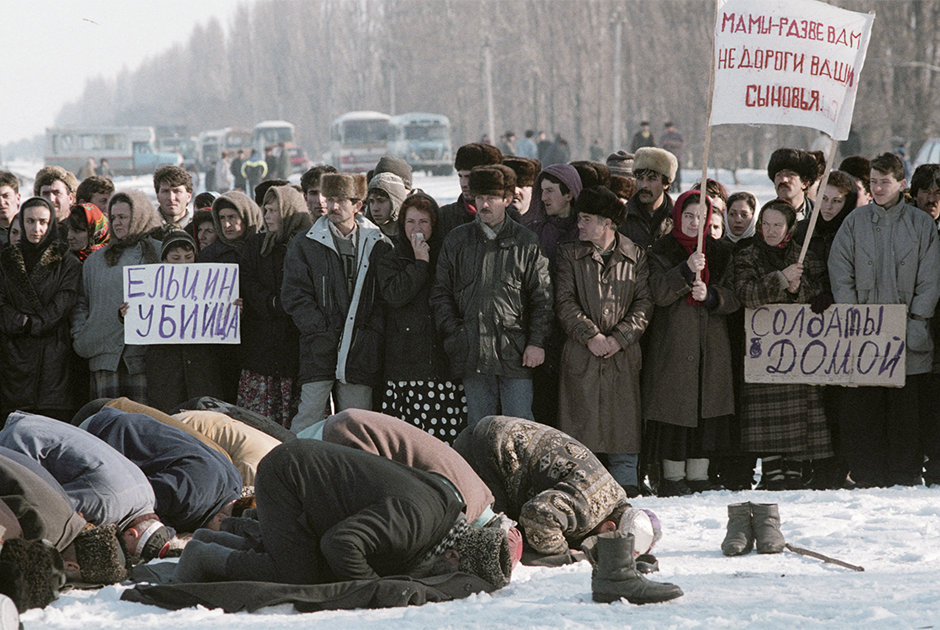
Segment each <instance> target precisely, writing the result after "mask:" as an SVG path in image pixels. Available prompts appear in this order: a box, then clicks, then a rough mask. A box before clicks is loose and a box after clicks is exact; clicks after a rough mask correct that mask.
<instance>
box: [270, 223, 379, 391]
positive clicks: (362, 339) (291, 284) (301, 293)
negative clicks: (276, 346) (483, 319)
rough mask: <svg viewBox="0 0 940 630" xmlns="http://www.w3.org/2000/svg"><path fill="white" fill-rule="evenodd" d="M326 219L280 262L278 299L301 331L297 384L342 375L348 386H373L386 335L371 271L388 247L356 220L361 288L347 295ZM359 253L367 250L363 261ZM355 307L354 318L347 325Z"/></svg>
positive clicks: (295, 243)
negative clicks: (281, 281)
mask: <svg viewBox="0 0 940 630" xmlns="http://www.w3.org/2000/svg"><path fill="white" fill-rule="evenodd" d="M327 221H328V219H327V218H326V217H321V218H320V219H318V220H317V222H316V223H315V224H314V225H313V227H312V228H310V231H309V232H307V233H301V234H298V235H297V236H295V237H294V238H293V240H291V242H290V244H289V245H288V246H287V255H286V257H285V259H284V284H283V285H282V286H281V299H282V300H283V303H284V310H285V311H286V312H288V313H290V316H291V318H292V319H293V320H294V323H295V324H296V325H297V328H298V329H299V330H300V370H299V372H300V374H299V381H300V383H301V384H304V383H313V382H316V381H330V380H334V379H337V378H338V375H339V373H340V372H342V374H343V379H342V380H344V381H345V382H346V383H351V384H355V385H369V386H371V387H375V386H376V385H378V384H379V381H380V380H381V377H382V366H383V360H382V349H383V345H384V341H383V337H384V334H385V304H384V302H383V301H382V296H381V294H380V293H379V288H378V286H377V283H376V278H375V276H376V274H375V270H376V268H377V266H378V261H379V260H381V258H382V257H383V256H384V255H385V254H386V253H387V252H388V251H389V250H391V245H390V244H389V242H388V240H387V239H386V238H385V237H384V236H382V233H381V232H380V231H379V228H377V227H375V226H374V225H372V224H371V223H369V222H368V221H367V220H366V219H364V218H361V216H360V218H359V219H358V220H357V223H358V224H359V229H360V234H359V249H358V252H359V253H358V254H357V256H358V261H359V272H358V273H359V275H363V274H364V275H363V277H362V278H359V277H358V276H357V281H356V282H357V286H358V287H359V289H358V290H357V292H356V293H355V294H354V295H350V294H349V290H348V289H347V288H346V275H345V272H344V271H343V261H342V260H341V259H340V256H339V254H337V253H336V251H335V249H333V241H332V235H331V234H330V232H329V227H328V226H327ZM363 248H366V249H363ZM363 252H368V253H367V254H366V256H367V259H365V260H364V259H363ZM354 303H355V308H356V311H355V319H354V320H353V322H352V326H351V327H347V325H346V324H347V317H348V316H349V313H350V309H351V307H352V306H353V305H354ZM347 328H348V329H349V330H350V332H351V335H350V337H351V338H350V339H348V340H347V339H344V336H345V335H344V333H345V331H346V329H347Z"/></svg>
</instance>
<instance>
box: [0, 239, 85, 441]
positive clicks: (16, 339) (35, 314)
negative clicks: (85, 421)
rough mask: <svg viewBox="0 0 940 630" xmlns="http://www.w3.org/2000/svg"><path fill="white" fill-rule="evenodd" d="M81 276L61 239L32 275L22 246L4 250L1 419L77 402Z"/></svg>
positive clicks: (0, 259)
mask: <svg viewBox="0 0 940 630" xmlns="http://www.w3.org/2000/svg"><path fill="white" fill-rule="evenodd" d="M81 276H82V264H81V263H80V262H79V261H78V259H77V258H76V257H75V256H73V255H72V254H71V253H70V252H69V248H68V245H67V244H66V243H63V242H61V241H55V242H54V243H53V244H52V245H50V246H49V247H48V248H47V249H46V251H45V252H44V253H43V254H42V256H41V258H40V259H39V262H37V263H36V266H35V267H34V268H33V270H32V272H31V273H30V274H27V273H26V266H25V264H24V262H23V255H22V253H21V250H20V248H19V245H11V246H8V247H4V248H3V250H2V252H0V400H2V401H3V409H2V410H0V413H2V414H3V419H5V418H6V416H7V414H8V413H9V412H11V411H14V410H16V409H22V410H23V411H43V410H68V409H73V408H74V407H75V404H74V403H75V401H74V400H73V394H72V379H71V363H72V360H73V351H72V337H71V335H70V333H69V315H70V314H71V312H72V307H74V306H75V303H76V302H77V301H78V295H79V291H80V288H81ZM27 318H28V320H29V328H28V330H27V328H26V326H27ZM0 425H2V422H0Z"/></svg>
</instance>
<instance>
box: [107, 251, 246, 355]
mask: <svg viewBox="0 0 940 630" xmlns="http://www.w3.org/2000/svg"><path fill="white" fill-rule="evenodd" d="M237 299H238V265H231V264H222V263H193V264H185V265H170V264H162V265H130V266H127V267H124V301H125V302H127V303H128V304H129V308H128V310H127V315H125V316H124V343H126V344H132V345H150V344H158V343H160V344H162V343H240V341H241V316H240V315H241V313H240V312H239V309H238V306H236V305H235V304H234V302H235V300H237Z"/></svg>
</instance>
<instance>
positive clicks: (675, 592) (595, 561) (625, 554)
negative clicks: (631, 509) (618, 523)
mask: <svg viewBox="0 0 940 630" xmlns="http://www.w3.org/2000/svg"><path fill="white" fill-rule="evenodd" d="M635 542H636V540H635V538H634V536H633V534H627V533H624V532H621V531H613V532H606V533H603V534H598V535H596V536H591V537H590V538H588V539H587V540H585V541H584V542H583V543H582V544H581V550H582V551H584V553H585V555H586V556H587V558H588V561H590V563H591V566H592V567H593V569H592V570H591V594H592V597H593V599H594V601H595V602H601V603H604V604H609V603H611V602H615V601H617V600H619V599H621V598H623V599H626V600H627V601H628V602H630V603H631V604H654V603H658V602H666V601H669V600H670V599H675V598H677V597H680V596H681V595H682V589H681V588H679V587H678V586H676V585H675V584H666V583H661V582H653V581H651V580H647V579H646V578H645V577H644V576H643V575H642V574H641V573H651V572H653V571H657V570H658V569H659V566H658V563H657V562H656V558H654V557H653V556H651V555H649V554H644V555H642V556H639V557H635V555H634V546H635Z"/></svg>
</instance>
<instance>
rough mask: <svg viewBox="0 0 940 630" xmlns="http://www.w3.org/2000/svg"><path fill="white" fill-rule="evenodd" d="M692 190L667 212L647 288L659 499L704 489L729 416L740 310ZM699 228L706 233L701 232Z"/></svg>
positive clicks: (648, 409)
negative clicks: (731, 320)
mask: <svg viewBox="0 0 940 630" xmlns="http://www.w3.org/2000/svg"><path fill="white" fill-rule="evenodd" d="M701 198H702V197H701V193H700V192H699V191H689V192H686V193H683V194H682V195H680V196H679V198H678V199H677V200H676V203H675V205H674V206H673V209H672V221H673V229H672V232H671V233H670V234H669V235H667V236H665V237H663V238H661V239H660V240H658V241H657V242H656V243H655V244H654V245H653V248H652V250H651V251H650V257H649V267H650V279H649V283H650V290H651V291H652V294H653V302H654V303H655V305H656V309H655V311H654V312H653V317H652V319H651V321H650V326H649V333H648V334H649V345H648V352H647V353H645V358H646V365H644V369H643V388H642V392H643V418H644V419H645V420H647V421H648V422H649V424H648V427H649V430H651V431H652V432H653V436H652V444H654V445H655V449H656V456H657V458H659V459H661V460H662V462H663V471H662V472H663V480H662V481H661V483H660V484H659V491H658V494H659V496H675V495H682V494H689V493H690V492H696V491H703V490H707V489H709V488H710V487H711V484H710V483H709V481H708V463H709V460H708V457H709V454H710V453H713V452H715V451H719V450H725V449H726V442H727V438H726V437H725V436H726V433H727V424H728V417H729V416H730V415H731V414H733V413H734V388H733V384H732V381H731V347H730V343H729V341H728V325H727V315H728V314H729V313H732V312H734V311H735V310H737V308H738V300H737V298H736V297H735V295H734V291H732V290H731V289H730V288H728V287H726V286H724V284H723V279H724V277H725V275H726V272H727V271H728V269H729V268H730V266H731V259H732V253H731V247H730V246H729V245H727V244H725V243H722V242H720V241H716V240H715V239H713V238H712V237H711V236H705V240H704V252H697V251H696V247H697V241H698V231H699V226H700V224H702V223H703V222H704V226H708V225H709V224H710V223H711V216H712V204H711V200H710V199H709V198H708V196H707V195H706V196H705V198H704V201H705V206H704V207H703V206H702V205H701V203H700V201H701ZM704 226H703V227H704Z"/></svg>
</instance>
